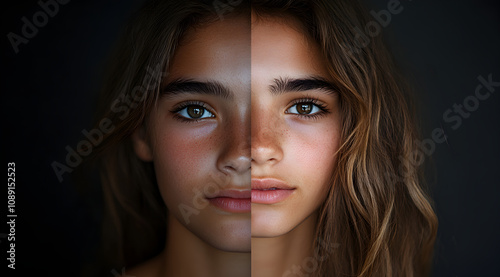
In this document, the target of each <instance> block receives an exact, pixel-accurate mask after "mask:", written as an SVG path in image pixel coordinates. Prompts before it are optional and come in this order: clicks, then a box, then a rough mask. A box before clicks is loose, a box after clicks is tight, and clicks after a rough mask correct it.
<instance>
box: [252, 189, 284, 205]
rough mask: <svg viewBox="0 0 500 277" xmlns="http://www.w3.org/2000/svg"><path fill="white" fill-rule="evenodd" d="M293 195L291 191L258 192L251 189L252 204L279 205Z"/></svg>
mask: <svg viewBox="0 0 500 277" xmlns="http://www.w3.org/2000/svg"><path fill="white" fill-rule="evenodd" d="M292 193H293V189H276V190H258V189H252V203H256V204H275V203H279V202H281V201H283V200H285V199H286V198H288V196H290V195H291V194H292Z"/></svg>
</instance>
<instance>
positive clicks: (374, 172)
mask: <svg viewBox="0 0 500 277" xmlns="http://www.w3.org/2000/svg"><path fill="white" fill-rule="evenodd" d="M252 8H253V10H255V11H256V13H257V14H260V15H261V16H271V17H273V16H282V15H287V16H292V17H293V18H295V19H297V20H299V21H300V22H301V23H302V25H303V27H304V29H305V31H306V33H307V35H308V36H309V37H310V38H311V39H313V40H314V41H316V42H317V43H318V45H319V46H320V48H321V50H322V55H323V57H324V60H325V62H326V64H327V66H328V69H329V72H330V74H331V77H332V78H333V79H334V80H335V85H336V86H337V88H338V91H339V94H340V103H341V104H340V105H341V115H342V119H341V122H342V123H341V124H342V129H341V134H340V136H341V147H340V149H339V150H338V153H337V164H336V167H335V169H334V172H333V177H332V181H331V187H330V189H329V193H328V195H327V199H326V201H325V203H324V204H323V205H322V207H321V209H320V216H319V219H318V228H317V239H316V245H315V249H316V251H315V252H316V253H315V254H316V259H315V260H316V261H317V263H318V266H317V270H316V271H315V274H316V275H317V276H384V277H388V276H425V275H427V274H428V272H429V269H430V263H431V259H432V251H433V245H434V240H435V237H436V232H437V218H436V215H435V213H434V211H433V208H432V206H431V200H430V198H429V197H428V195H427V194H426V192H425V190H424V186H423V180H422V176H421V174H420V171H421V169H420V168H419V165H420V163H421V161H420V160H421V159H423V157H421V156H420V157H416V155H417V154H418V153H419V151H418V149H417V144H416V143H417V141H418V139H417V137H418V133H417V129H416V123H415V120H414V113H413V110H412V108H410V101H409V99H410V98H409V95H408V89H407V88H406V86H405V85H404V82H403V81H402V77H401V76H399V75H398V74H397V72H396V68H395V65H394V63H393V61H392V59H391V56H390V55H389V53H388V51H387V49H386V48H385V47H384V44H383V43H382V41H381V38H380V35H378V36H373V37H372V36H370V37H368V36H367V35H366V34H365V36H366V38H368V40H369V41H363V42H360V41H357V39H359V36H360V34H359V30H366V29H365V26H367V25H368V23H369V17H368V12H367V11H366V10H365V9H363V7H362V6H361V5H360V4H359V3H357V2H356V1H352V0H334V1H327V0H311V1H307V0H273V1H264V0H263V1H260V0H257V1H253V2H252ZM379 28H380V27H379ZM366 38H365V40H366ZM416 159H419V160H418V161H417V160H416Z"/></svg>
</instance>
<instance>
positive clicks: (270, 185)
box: [252, 178, 294, 190]
mask: <svg viewBox="0 0 500 277" xmlns="http://www.w3.org/2000/svg"><path fill="white" fill-rule="evenodd" d="M269 189H283V190H292V189H294V188H292V187H291V186H289V185H288V184H286V183H285V182H283V181H281V180H278V179H273V178H252V190H269Z"/></svg>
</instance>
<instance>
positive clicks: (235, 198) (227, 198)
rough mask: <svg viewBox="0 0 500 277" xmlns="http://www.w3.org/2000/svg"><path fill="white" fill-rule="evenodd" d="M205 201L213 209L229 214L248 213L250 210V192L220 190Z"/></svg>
mask: <svg viewBox="0 0 500 277" xmlns="http://www.w3.org/2000/svg"><path fill="white" fill-rule="evenodd" d="M207 200H208V201H209V202H210V204H212V205H214V206H215V207H217V208H220V209H222V210H224V211H227V212H230V213H249V212H250V208H251V192H250V190H221V191H219V193H218V194H217V195H216V196H214V197H210V198H207Z"/></svg>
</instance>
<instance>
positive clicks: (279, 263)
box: [252, 213, 316, 277]
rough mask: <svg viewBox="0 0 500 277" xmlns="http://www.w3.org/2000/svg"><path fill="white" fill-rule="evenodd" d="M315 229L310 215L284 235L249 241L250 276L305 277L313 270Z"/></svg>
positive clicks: (314, 215)
mask: <svg viewBox="0 0 500 277" xmlns="http://www.w3.org/2000/svg"><path fill="white" fill-rule="evenodd" d="M315 228H316V213H313V214H312V215H311V216H309V217H308V218H307V219H306V220H305V221H303V222H302V223H301V224H299V225H298V226H297V227H295V228H294V229H293V230H291V231H290V232H288V233H286V234H284V235H281V236H278V237H273V238H255V237H252V276H259V277H278V276H306V275H307V274H308V270H310V269H311V267H312V265H311V261H310V260H311V258H310V257H313V248H314V245H313V243H314V236H315Z"/></svg>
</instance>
